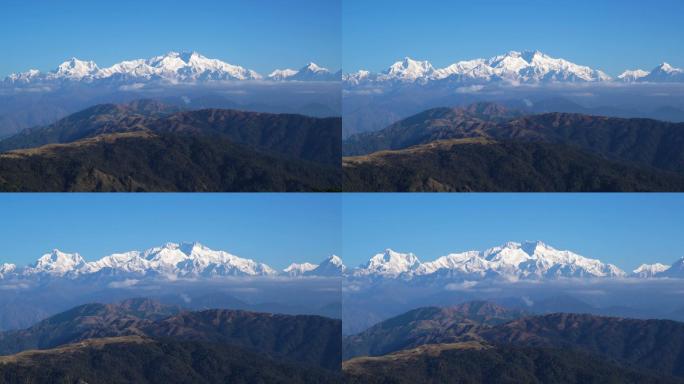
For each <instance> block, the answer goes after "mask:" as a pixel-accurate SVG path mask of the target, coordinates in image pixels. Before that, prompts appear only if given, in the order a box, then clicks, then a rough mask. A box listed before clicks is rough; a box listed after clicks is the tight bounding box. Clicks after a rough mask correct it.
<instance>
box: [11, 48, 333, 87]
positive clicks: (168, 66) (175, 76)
mask: <svg viewBox="0 0 684 384" xmlns="http://www.w3.org/2000/svg"><path fill="white" fill-rule="evenodd" d="M340 76H341V75H340V73H331V72H330V71H329V70H328V69H326V68H323V67H320V66H318V65H316V64H314V63H310V64H308V65H306V66H305V67H303V68H302V69H300V70H299V71H295V70H291V69H285V70H276V71H273V73H271V75H269V76H268V80H279V81H281V80H299V81H333V80H339V79H340ZM261 79H263V77H262V76H261V75H260V74H259V73H257V72H256V71H253V70H251V69H247V68H244V67H241V66H239V65H234V64H229V63H226V62H224V61H221V60H218V59H211V58H208V57H205V56H203V55H201V54H199V53H197V52H185V53H179V52H169V53H167V54H165V55H161V56H155V57H152V58H149V59H136V60H126V61H122V62H120V63H117V64H114V65H112V66H110V67H107V68H100V67H98V65H97V64H96V63H95V62H93V61H83V60H79V59H77V58H71V59H69V60H67V61H65V62H64V63H62V64H60V65H59V66H58V67H57V69H55V70H54V71H50V72H47V73H42V72H40V71H38V70H35V69H32V70H29V71H27V72H23V73H16V74H11V75H9V76H7V77H6V78H5V79H4V81H3V82H2V83H0V84H3V83H4V84H5V85H9V86H25V85H33V84H42V83H46V84H55V83H56V84H61V83H65V82H66V83H88V84H90V83H97V84H101V83H104V84H110V83H113V84H139V83H147V82H152V81H156V82H163V83H169V84H175V83H201V82H210V81H228V80H230V81H245V80H261Z"/></svg>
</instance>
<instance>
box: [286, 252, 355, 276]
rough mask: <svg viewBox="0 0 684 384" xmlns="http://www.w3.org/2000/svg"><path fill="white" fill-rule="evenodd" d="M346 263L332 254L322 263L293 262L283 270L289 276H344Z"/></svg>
mask: <svg viewBox="0 0 684 384" xmlns="http://www.w3.org/2000/svg"><path fill="white" fill-rule="evenodd" d="M346 268H347V267H345V265H344V263H342V259H340V258H339V256H336V255H332V256H330V257H328V258H326V259H325V260H323V261H321V263H320V264H313V263H302V264H297V263H292V264H290V266H288V267H287V268H285V269H284V270H283V272H284V273H285V274H287V275H288V276H340V277H341V276H342V274H343V273H344V272H345V271H346Z"/></svg>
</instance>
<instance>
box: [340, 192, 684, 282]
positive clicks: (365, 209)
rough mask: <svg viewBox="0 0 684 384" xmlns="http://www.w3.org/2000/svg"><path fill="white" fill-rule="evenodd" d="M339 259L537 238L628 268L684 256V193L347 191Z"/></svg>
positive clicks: (352, 261) (435, 253) (425, 256)
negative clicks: (389, 192) (395, 251)
mask: <svg viewBox="0 0 684 384" xmlns="http://www.w3.org/2000/svg"><path fill="white" fill-rule="evenodd" d="M343 212H344V213H343V224H342V232H343V234H344V239H343V244H342V247H343V251H344V259H345V262H346V263H347V265H349V266H356V265H358V264H361V263H363V262H365V261H367V260H368V258H370V257H371V256H372V255H373V254H375V253H377V252H382V251H383V250H384V249H386V248H392V249H394V250H397V251H401V252H413V253H415V254H416V255H417V256H418V257H419V258H420V259H421V260H423V261H430V260H433V259H435V258H437V257H439V256H443V255H446V254H448V253H450V252H458V251H466V250H471V249H475V250H482V249H486V248H489V247H492V246H496V245H500V244H503V243H505V242H506V241H526V240H531V241H534V240H542V241H544V242H545V243H547V244H549V245H551V246H554V247H556V248H560V249H569V250H572V251H575V252H578V253H580V254H582V255H584V256H587V257H592V258H598V259H601V260H602V261H604V262H610V263H614V264H616V265H617V266H619V267H620V268H623V269H626V270H632V269H633V268H635V267H636V266H638V265H639V264H641V263H642V262H646V263H653V262H658V261H660V262H665V263H671V262H673V261H675V260H676V259H678V258H680V257H682V256H684V246H682V233H684V194H626V193H622V194H541V193H532V194H460V193H459V194H345V195H344V197H343Z"/></svg>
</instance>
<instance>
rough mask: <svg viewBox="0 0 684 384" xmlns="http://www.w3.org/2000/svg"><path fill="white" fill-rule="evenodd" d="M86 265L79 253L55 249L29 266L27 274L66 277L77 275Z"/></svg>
mask: <svg viewBox="0 0 684 384" xmlns="http://www.w3.org/2000/svg"><path fill="white" fill-rule="evenodd" d="M85 265H86V262H85V260H83V258H82V257H81V255H79V254H78V253H64V252H62V251H60V250H58V249H54V250H52V252H50V253H46V254H44V255H43V256H41V257H40V258H39V259H38V260H37V261H36V262H35V263H34V264H33V265H31V266H29V267H28V268H27V269H26V273H27V274H41V275H42V274H45V275H55V276H64V275H66V274H69V273H77V272H78V271H79V270H80V269H82V268H83V267H85Z"/></svg>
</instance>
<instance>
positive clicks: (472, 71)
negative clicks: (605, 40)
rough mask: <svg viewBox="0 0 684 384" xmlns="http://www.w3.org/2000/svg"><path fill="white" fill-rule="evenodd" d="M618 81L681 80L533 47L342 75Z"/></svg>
mask: <svg viewBox="0 0 684 384" xmlns="http://www.w3.org/2000/svg"><path fill="white" fill-rule="evenodd" d="M616 80H617V81H622V82H641V81H652V82H681V81H684V71H682V70H681V69H678V68H675V67H673V66H671V65H669V64H667V63H664V64H662V65H660V66H659V67H657V68H656V69H654V70H653V71H651V72H646V71H643V70H633V71H625V72H624V73H622V74H621V75H620V76H618V78H617V79H613V78H611V77H610V76H609V75H608V74H606V73H605V72H603V71H601V70H600V69H594V68H591V67H589V66H586V65H580V64H576V63H573V62H571V61H569V60H566V59H562V58H555V57H552V56H550V55H548V54H546V53H543V52H540V51H538V50H535V51H522V52H520V51H509V52H506V53H504V54H502V55H498V56H494V57H491V58H488V59H484V58H477V59H472V60H462V61H458V62H456V63H453V64H450V65H447V66H446V67H444V68H434V67H433V66H432V64H430V62H429V61H418V60H414V59H411V58H409V57H407V58H404V60H401V61H397V62H395V63H394V64H392V65H391V66H390V67H389V68H388V69H387V70H385V71H383V72H381V73H371V72H368V71H359V72H356V73H348V74H345V75H344V76H343V81H344V84H346V85H348V86H363V85H374V84H375V85H377V84H380V85H384V84H387V85H393V84H396V83H402V84H403V83H410V84H418V85H428V84H431V85H445V86H450V85H456V86H457V85H459V84H468V85H485V84H490V83H503V84H508V85H518V84H551V83H600V82H611V81H616Z"/></svg>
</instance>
